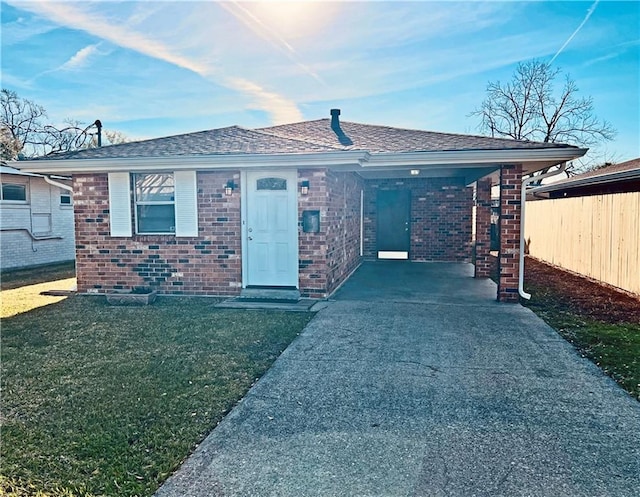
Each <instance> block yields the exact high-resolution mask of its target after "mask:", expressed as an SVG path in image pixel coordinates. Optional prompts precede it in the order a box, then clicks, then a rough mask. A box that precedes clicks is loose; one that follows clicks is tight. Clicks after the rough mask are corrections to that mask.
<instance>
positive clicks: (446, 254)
mask: <svg viewBox="0 0 640 497" xmlns="http://www.w3.org/2000/svg"><path fill="white" fill-rule="evenodd" d="M231 174H233V177H234V180H235V182H236V184H237V185H238V188H237V189H236V190H235V191H234V192H233V194H232V195H231V196H225V195H224V188H223V185H224V184H225V183H226V181H227V179H229V178H230V175H231ZM239 178H240V174H239V172H235V173H230V172H228V171H226V172H199V173H198V175H197V182H198V226H199V228H198V229H199V233H200V235H199V236H198V237H193V238H187V237H175V236H172V235H135V234H134V235H133V236H132V237H131V238H123V237H117V238H113V237H111V235H110V229H109V193H108V181H107V175H106V174H96V175H77V176H75V177H74V189H75V191H76V195H75V206H76V208H75V211H76V217H75V222H76V236H77V242H76V252H77V273H78V290H79V291H80V292H83V293H104V292H107V291H112V290H114V289H130V288H133V287H136V286H146V287H152V288H154V289H156V290H157V291H158V292H159V293H161V294H178V295H179V294H184V295H237V294H238V293H239V292H240V289H241V285H242V264H241V219H240V197H241V195H240V188H241V187H242V185H240V179H239ZM298 181H299V182H301V181H309V193H308V195H298V215H299V239H298V243H299V259H298V267H299V288H300V292H301V294H302V296H304V297H311V298H323V297H327V296H328V295H330V294H331V292H333V291H334V290H335V289H336V288H337V287H338V286H339V285H340V284H341V283H342V282H343V281H344V280H345V279H346V278H347V277H348V276H349V275H350V274H351V272H352V271H353V270H355V269H356V268H357V266H358V264H359V263H360V260H361V257H360V236H361V235H360V233H361V231H360V227H361V226H360V223H361V212H360V210H361V209H360V192H361V191H362V190H363V189H364V191H365V193H364V198H365V216H364V223H365V224H364V232H365V239H364V241H363V242H364V247H365V254H366V255H368V256H369V257H375V254H376V248H375V236H376V233H375V226H376V218H375V216H376V205H375V204H376V191H377V189H379V188H408V189H410V190H411V193H412V201H411V224H412V226H411V252H410V253H411V259H412V260H425V261H469V260H470V249H471V208H472V202H473V198H472V189H471V188H467V187H465V185H464V183H463V182H462V181H461V180H460V181H458V180H456V179H442V178H436V179H431V178H417V179H410V180H401V181H396V180H381V181H372V180H371V181H364V180H362V179H361V178H360V177H359V176H358V175H356V174H354V173H340V172H333V171H328V170H325V169H303V170H299V172H298ZM298 186H299V185H298ZM132 208H133V207H132ZM305 210H317V211H319V212H320V232H319V233H304V232H303V230H302V218H303V212H304V211H305Z"/></svg>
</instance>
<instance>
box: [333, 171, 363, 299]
mask: <svg viewBox="0 0 640 497" xmlns="http://www.w3.org/2000/svg"><path fill="white" fill-rule="evenodd" d="M363 188H364V182H363V180H362V179H361V178H360V177H359V176H356V175H355V174H353V173H336V172H329V173H328V175H327V189H328V197H327V202H328V204H327V231H326V236H327V293H328V294H330V293H331V292H333V291H334V290H335V289H336V288H337V287H338V286H340V284H341V283H342V282H343V281H344V280H345V279H346V278H347V277H348V276H349V275H350V274H351V273H352V272H353V271H354V270H355V269H356V268H357V267H358V265H359V264H360V222H361V219H360V217H361V216H360V192H361V191H362V190H363Z"/></svg>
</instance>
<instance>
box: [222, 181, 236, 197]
mask: <svg viewBox="0 0 640 497" xmlns="http://www.w3.org/2000/svg"><path fill="white" fill-rule="evenodd" d="M235 188H236V185H235V184H234V183H233V180H232V179H230V180H229V181H227V184H226V185H224V194H225V195H226V196H227V197H230V196H231V194H232V193H233V190H235Z"/></svg>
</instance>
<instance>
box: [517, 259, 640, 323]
mask: <svg viewBox="0 0 640 497" xmlns="http://www.w3.org/2000/svg"><path fill="white" fill-rule="evenodd" d="M526 285H530V287H531V290H532V292H533V291H534V290H535V291H536V292H541V291H542V292H545V293H546V295H540V294H539V293H538V295H536V294H535V293H533V298H532V300H533V299H536V300H537V299H540V298H544V297H554V298H555V299H557V301H558V305H559V306H562V307H563V308H567V307H569V308H570V309H571V310H572V311H574V312H578V313H580V314H582V315H584V316H585V317H588V318H591V319H594V320H597V321H602V322H604V323H612V324H616V323H635V324H640V297H634V296H633V295H630V294H628V293H625V292H624V291H620V290H616V289H615V288H613V287H610V286H606V285H603V284H601V283H597V282H595V281H593V280H590V279H588V278H585V277H582V276H579V275H577V274H575V273H571V272H568V271H565V270H563V269H560V268H558V267H555V266H551V265H549V264H546V263H544V262H541V261H539V260H536V259H533V258H531V257H527V258H526V261H525V289H526ZM545 305H546V306H549V305H553V301H552V300H551V299H549V298H545Z"/></svg>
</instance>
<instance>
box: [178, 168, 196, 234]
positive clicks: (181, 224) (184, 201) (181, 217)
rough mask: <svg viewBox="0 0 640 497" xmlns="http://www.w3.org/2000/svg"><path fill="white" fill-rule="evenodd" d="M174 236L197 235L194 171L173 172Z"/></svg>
mask: <svg viewBox="0 0 640 497" xmlns="http://www.w3.org/2000/svg"><path fill="white" fill-rule="evenodd" d="M175 203H176V236H198V184H197V179H196V172H195V171H176V172H175Z"/></svg>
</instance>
